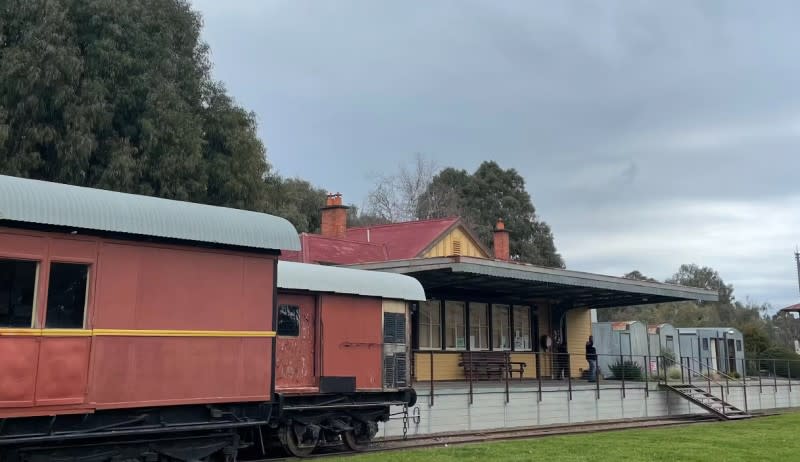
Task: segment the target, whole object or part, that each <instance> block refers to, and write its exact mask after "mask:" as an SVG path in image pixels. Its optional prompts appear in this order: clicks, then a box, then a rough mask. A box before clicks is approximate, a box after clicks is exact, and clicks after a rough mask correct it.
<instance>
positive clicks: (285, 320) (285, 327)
mask: <svg viewBox="0 0 800 462" xmlns="http://www.w3.org/2000/svg"><path fill="white" fill-rule="evenodd" d="M278 335H280V336H282V337H297V336H299V335H300V307H299V306H295V305H280V306H278Z"/></svg>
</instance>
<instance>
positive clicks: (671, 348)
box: [667, 335, 675, 353]
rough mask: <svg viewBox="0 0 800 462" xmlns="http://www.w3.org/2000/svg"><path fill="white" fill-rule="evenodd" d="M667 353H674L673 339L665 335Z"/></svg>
mask: <svg viewBox="0 0 800 462" xmlns="http://www.w3.org/2000/svg"><path fill="white" fill-rule="evenodd" d="M667 351H669V352H670V353H675V339H674V337H672V336H671V335H667Z"/></svg>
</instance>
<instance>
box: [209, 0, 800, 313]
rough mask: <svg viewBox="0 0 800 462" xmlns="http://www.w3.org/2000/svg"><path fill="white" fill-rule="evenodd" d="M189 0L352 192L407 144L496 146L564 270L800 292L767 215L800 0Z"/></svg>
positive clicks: (326, 182)
mask: <svg viewBox="0 0 800 462" xmlns="http://www.w3.org/2000/svg"><path fill="white" fill-rule="evenodd" d="M194 4H195V6H196V7H197V8H198V9H199V10H200V11H201V12H202V13H203V14H204V19H205V32H204V37H205V39H206V40H207V41H208V42H209V44H210V45H211V48H212V50H213V59H214V63H215V69H214V72H215V75H216V76H217V77H218V78H219V79H221V80H223V81H224V82H226V84H227V86H228V88H229V89H230V91H231V93H232V94H233V95H234V96H235V97H236V98H237V100H238V101H239V102H240V103H242V104H243V105H245V106H246V107H248V108H249V109H252V110H254V111H255V112H256V113H257V114H258V117H259V121H260V124H261V126H260V135H261V136H262V138H263V139H264V142H265V143H266V145H267V147H268V150H269V156H270V160H271V161H272V163H273V164H274V165H275V166H276V168H278V169H279V170H280V171H281V172H282V173H284V174H289V175H299V176H302V177H304V178H306V179H309V180H310V181H312V182H314V183H316V184H318V185H320V186H323V187H326V188H329V189H332V190H338V191H341V192H343V193H344V194H345V196H346V198H347V199H348V200H351V201H353V202H356V203H360V202H361V200H362V199H363V197H365V195H366V192H367V191H368V189H369V187H370V183H371V179H370V177H369V172H380V171H386V170H387V169H394V168H395V166H396V165H397V163H398V162H399V161H400V160H401V159H402V158H404V157H407V156H411V155H413V153H415V152H422V153H425V154H427V155H428V156H430V157H432V158H433V159H435V160H436V161H437V163H439V164H440V165H452V166H455V167H459V168H465V169H468V170H471V169H474V168H475V167H477V165H478V164H479V163H480V162H481V161H482V160H485V159H495V160H497V161H498V162H500V164H501V165H503V166H506V167H514V168H516V169H517V170H518V171H520V172H521V173H522V174H523V175H524V176H525V178H526V180H527V182H528V189H529V191H530V192H531V194H532V196H533V198H534V201H535V205H536V206H537V210H538V212H539V214H540V215H541V216H542V217H543V218H544V219H545V220H546V221H548V222H549V223H550V224H551V225H552V227H553V230H554V234H555V236H556V240H557V244H558V245H559V250H560V251H561V252H562V253H563V254H564V255H565V256H566V257H567V262H568V264H569V266H570V267H572V268H575V269H588V270H594V271H603V272H609V273H611V274H621V273H624V272H627V271H629V270H631V269H634V268H637V269H640V270H641V271H643V272H645V273H650V274H653V275H654V276H657V277H659V278H663V277H667V276H669V274H670V273H671V272H673V271H674V270H675V269H676V268H677V264H679V263H683V262H688V261H697V262H698V263H703V264H710V265H712V266H715V267H716V268H717V269H718V270H720V272H721V273H722V274H723V276H724V277H725V278H726V279H728V280H730V281H731V282H734V283H735V284H736V286H737V293H738V294H739V296H740V298H743V297H744V296H745V295H748V294H749V295H752V296H753V297H754V298H758V299H759V300H763V301H768V300H770V301H773V302H775V304H776V305H777V304H779V303H784V302H789V301H792V300H795V301H796V299H797V288H796V284H793V283H792V281H791V280H790V279H792V277H793V276H792V274H791V271H793V268H792V267H791V265H789V267H788V269H787V267H786V260H785V258H786V255H789V256H791V249H793V248H794V245H795V244H796V243H797V241H800V236H798V235H797V231H796V230H797V229H799V228H800V223H798V222H797V221H792V220H789V219H784V220H782V221H779V222H776V221H773V220H772V217H770V216H765V215H764V214H772V215H779V216H781V217H784V216H785V215H786V214H787V213H788V214H789V215H791V213H796V210H797V209H798V208H800V207H798V205H800V204H799V203H798V202H800V199H798V198H800V188H798V185H797V180H796V172H797V171H798V167H800V161H799V160H798V154H797V151H798V145H799V144H800V143H798V141H800V93H798V92H797V91H796V86H797V82H798V80H799V79H798V76H800V60H798V59H797V57H796V54H797V53H796V51H795V48H796V47H795V46H794V45H795V44H796V43H798V42H799V41H800V40H798V39H800V29H799V28H797V27H796V18H798V17H800V3H797V2H790V1H774V2H769V3H767V4H763V3H754V2H748V1H744V0H741V1H729V2H703V1H676V2H670V3H668V4H665V3H637V2H629V1H625V0H620V1H588V2H586V1H580V2H579V1H574V2H571V1H564V2H549V3H543V2H535V3H532V2H528V1H522V0H520V1H503V2H494V1H488V0H483V1H478V0H464V1H456V0H449V1H444V0H443V1H438V2H401V3H386V2H372V1H366V0H365V1H345V0H329V1H311V0H292V1H277V0H276V1H268V2H265V1H262V0H241V1H236V2H218V1H216V0H202V1H199V0H198V1H195V2H194ZM720 204H729V205H731V207H729V208H726V207H724V206H720ZM737 206H741V207H742V210H745V211H746V212H747V213H751V214H752V216H750V217H747V216H745V217H744V218H743V217H742V216H740V215H741V211H737V208H736V207H737ZM697 209H699V211H698V210H697ZM702 212H705V215H704V214H703V213H702ZM759 223H762V224H761V226H759ZM720 226H727V227H728V228H734V229H738V230H739V231H738V233H739V234H740V235H741V236H740V237H737V236H734V234H735V233H731V232H729V231H727V230H725V231H724V232H722V231H720V229H719V227H720ZM767 227H769V228H780V227H783V228H781V229H780V231H781V232H779V233H773V229H768V230H767V231H769V232H767V233H765V232H764V231H765V229H762V228H767ZM767 240H769V242H768V244H769V246H767V248H765V247H764V245H763V244H762V241H767ZM587 243H592V244H593V245H589V244H587ZM754 243H755V244H756V245H754ZM603 247H606V248H607V249H608V250H607V251H606V252H604V253H603V252H598V251H597V250H596V249H597V248H603ZM784 249H785V251H784ZM701 260H702V261H701ZM790 263H791V262H790ZM795 282H796V281H795Z"/></svg>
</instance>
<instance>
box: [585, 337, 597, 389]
mask: <svg viewBox="0 0 800 462" xmlns="http://www.w3.org/2000/svg"><path fill="white" fill-rule="evenodd" d="M586 361H588V362H589V381H590V382H594V381H596V380H597V349H596V348H595V347H594V338H593V337H592V336H591V335H590V336H589V340H588V341H587V342H586Z"/></svg>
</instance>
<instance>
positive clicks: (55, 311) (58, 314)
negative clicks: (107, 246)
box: [44, 263, 89, 329]
mask: <svg viewBox="0 0 800 462" xmlns="http://www.w3.org/2000/svg"><path fill="white" fill-rule="evenodd" d="M88 280H89V265H82V264H76V263H51V264H50V283H49V284H48V288H47V317H46V318H45V321H44V327H46V328H48V327H49V328H61V329H81V328H83V323H84V318H85V312H86V287H87V283H88Z"/></svg>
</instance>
